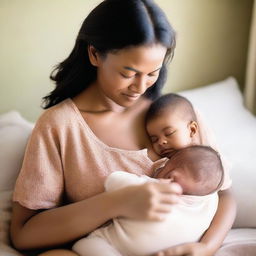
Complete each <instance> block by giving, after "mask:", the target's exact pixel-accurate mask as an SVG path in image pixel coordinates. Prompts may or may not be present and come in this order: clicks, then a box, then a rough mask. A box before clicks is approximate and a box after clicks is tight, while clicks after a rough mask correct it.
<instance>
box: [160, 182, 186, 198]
mask: <svg viewBox="0 0 256 256" xmlns="http://www.w3.org/2000/svg"><path fill="white" fill-rule="evenodd" d="M157 185H158V186H159V191H160V192H162V193H168V194H178V195H181V194H182V188H181V186H180V185H179V184H178V183H176V182H171V183H165V182H159V183H157Z"/></svg>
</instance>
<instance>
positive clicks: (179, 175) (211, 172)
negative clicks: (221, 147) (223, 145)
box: [154, 145, 224, 196]
mask: <svg viewBox="0 0 256 256" xmlns="http://www.w3.org/2000/svg"><path fill="white" fill-rule="evenodd" d="M223 175H224V170H223V166H222V162H221V159H220V156H219V154H218V153H217V152H216V151H215V150H214V149H212V148H211V147H208V146H201V145H194V146H189V147H186V148H183V149H180V150H177V151H175V152H173V154H172V156H171V158H170V159H169V160H168V161H167V163H166V164H165V166H164V167H162V168H159V169H158V170H157V171H156V173H155V174H154V177H155V178H163V179H171V180H172V181H173V182H177V183H178V184H180V185H181V187H182V189H183V194H187V195H198V196H202V195H207V194H210V193H212V192H214V191H216V190H217V189H219V188H220V186H221V184H222V182H223Z"/></svg>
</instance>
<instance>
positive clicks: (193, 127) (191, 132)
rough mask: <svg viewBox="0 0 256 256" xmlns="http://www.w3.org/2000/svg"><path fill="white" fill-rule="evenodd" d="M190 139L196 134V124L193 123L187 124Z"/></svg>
mask: <svg viewBox="0 0 256 256" xmlns="http://www.w3.org/2000/svg"><path fill="white" fill-rule="evenodd" d="M189 129H190V137H193V136H194V135H195V134H197V132H198V124H197V122H195V121H191V122H190V123H189Z"/></svg>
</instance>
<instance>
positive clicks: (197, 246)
mask: <svg viewBox="0 0 256 256" xmlns="http://www.w3.org/2000/svg"><path fill="white" fill-rule="evenodd" d="M180 255H182V256H212V255H214V252H213V251H212V250H210V249H209V248H208V247H207V245H206V244H205V243H202V242H198V243H186V244H181V245H177V246H173V247H170V248H168V249H167V250H165V251H161V252H158V253H156V254H154V255H153V256H180Z"/></svg>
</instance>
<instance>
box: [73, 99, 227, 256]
mask: <svg viewBox="0 0 256 256" xmlns="http://www.w3.org/2000/svg"><path fill="white" fill-rule="evenodd" d="M146 129H147V132H148V134H149V136H150V139H151V143H152V148H153V151H152V152H150V154H151V156H154V157H156V156H160V157H164V159H161V160H159V161H164V163H163V164H162V165H163V167H161V168H158V169H157V170H156V171H155V173H154V175H153V177H154V178H150V177H148V176H140V177H139V176H137V175H135V174H131V173H128V172H114V173H112V174H111V175H109V177H108V178H107V179H106V182H105V189H106V190H107V191H113V190H117V189H120V188H123V187H125V186H129V185H139V184H143V183H145V182H161V181H159V180H158V179H156V178H162V179H169V181H170V182H177V183H179V184H180V185H181V187H182V189H183V195H182V196H181V200H180V203H179V204H177V205H174V206H173V208H172V211H171V212H170V213H169V214H168V216H167V217H166V218H165V219H164V220H162V221H138V220H132V219H127V218H116V219H114V220H113V222H112V223H111V224H110V225H108V226H106V227H103V228H99V229H97V230H95V231H94V232H92V233H91V234H90V235H89V236H88V237H86V238H83V239H80V240H79V241H78V242H76V243H75V244H74V246H73V250H74V251H76V252H77V253H78V254H79V255H82V256H86V255H88V256H98V255H103V254H104V256H110V255H111V256H113V255H118V256H121V255H122V256H139V255H151V254H153V253H156V252H158V251H161V250H164V249H165V248H168V247H170V246H172V245H177V244H180V243H185V242H195V241H198V240H199V239H200V237H201V236H202V235H203V233H204V232H205V231H206V230H207V228H208V227H209V225H210V223H211V220H212V218H213V216H214V214H215V212H216V210H217V205H218V195H217V191H218V189H219V188H220V186H221V184H222V181H223V167H222V163H221V159H220V157H219V154H218V153H217V152H216V151H215V150H213V149H212V148H210V147H207V146H202V145H199V144H200V136H199V132H198V125H197V122H196V115H195V113H194V110H193V107H192V105H191V103H190V102H189V101H187V100H186V99H185V98H183V97H181V96H178V95H175V94H168V95H165V96H162V97H161V98H160V99H158V100H157V101H155V102H154V103H153V104H152V105H151V107H150V109H149V111H148V113H147V115H146ZM153 153H155V155H154V154H153ZM167 157H168V158H167ZM158 158H159V157H158ZM156 162H158V161H156Z"/></svg>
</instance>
